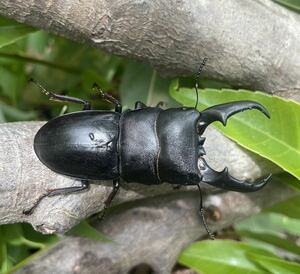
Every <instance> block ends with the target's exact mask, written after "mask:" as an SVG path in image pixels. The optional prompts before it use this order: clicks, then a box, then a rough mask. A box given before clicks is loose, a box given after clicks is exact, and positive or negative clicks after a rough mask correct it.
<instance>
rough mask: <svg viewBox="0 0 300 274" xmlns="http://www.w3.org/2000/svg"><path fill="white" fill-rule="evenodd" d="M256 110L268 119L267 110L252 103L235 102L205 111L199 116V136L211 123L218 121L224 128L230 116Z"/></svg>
mask: <svg viewBox="0 0 300 274" xmlns="http://www.w3.org/2000/svg"><path fill="white" fill-rule="evenodd" d="M248 109H257V110H259V111H261V112H262V113H263V114H264V115H266V116H267V117H268V118H270V114H269V112H268V111H267V109H266V108H265V107H264V106H262V105H261V104H259V103H257V102H253V101H237V102H230V103H225V104H220V105H216V106H213V107H210V108H207V109H205V110H204V111H202V112H201V113H200V114H201V116H200V123H199V134H200V135H201V134H202V133H203V132H204V130H205V129H206V127H207V126H208V125H209V124H211V123H212V122H215V121H219V122H221V123H222V124H223V125H224V126H226V122H227V119H228V118H229V117H231V116H232V115H234V114H236V113H239V112H242V111H245V110H248Z"/></svg>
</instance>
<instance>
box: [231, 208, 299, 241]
mask: <svg viewBox="0 0 300 274" xmlns="http://www.w3.org/2000/svg"><path fill="white" fill-rule="evenodd" d="M291 210H292V209H291ZM235 230H236V231H237V232H238V233H239V231H245V230H247V231H252V232H254V233H273V234H275V235H277V234H278V233H285V232H287V233H289V234H292V235H295V236H300V216H299V219H296V218H290V217H288V216H286V215H283V214H279V213H274V212H263V213H260V214H256V215H253V216H251V217H249V218H247V219H245V220H243V221H241V222H239V223H238V224H236V225H235Z"/></svg>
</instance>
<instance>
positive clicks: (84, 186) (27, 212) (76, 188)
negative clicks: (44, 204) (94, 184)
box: [23, 180, 90, 215]
mask: <svg viewBox="0 0 300 274" xmlns="http://www.w3.org/2000/svg"><path fill="white" fill-rule="evenodd" d="M89 186H90V184H89V181H87V180H82V181H81V186H72V187H63V188H57V189H51V190H48V191H47V192H46V193H45V194H43V195H41V196H40V197H39V198H38V200H37V201H36V202H35V203H34V205H33V206H32V207H31V208H30V209H25V210H23V214H25V215H31V214H32V212H33V211H34V209H35V208H36V207H37V206H38V205H39V203H40V202H41V201H42V200H43V199H44V198H45V197H53V196H57V195H67V194H72V193H75V192H81V191H83V190H86V189H88V188H89Z"/></svg>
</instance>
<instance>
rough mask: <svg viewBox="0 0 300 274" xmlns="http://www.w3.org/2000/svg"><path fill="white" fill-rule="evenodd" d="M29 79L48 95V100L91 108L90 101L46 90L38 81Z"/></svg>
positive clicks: (84, 108) (86, 108) (85, 108)
mask: <svg viewBox="0 0 300 274" xmlns="http://www.w3.org/2000/svg"><path fill="white" fill-rule="evenodd" d="M29 81H30V82H32V83H34V84H35V85H37V86H38V87H39V88H40V89H41V91H42V92H43V93H44V94H46V95H47V96H49V99H50V100H53V101H57V102H68V103H75V104H81V105H83V110H90V109H91V104H90V102H88V101H86V100H83V99H79V98H76V97H71V96H67V95H60V94H56V93H54V92H52V91H48V90H46V89H45V88H44V87H43V86H42V85H41V84H40V83H38V82H37V81H35V80H34V79H32V78H30V79H29Z"/></svg>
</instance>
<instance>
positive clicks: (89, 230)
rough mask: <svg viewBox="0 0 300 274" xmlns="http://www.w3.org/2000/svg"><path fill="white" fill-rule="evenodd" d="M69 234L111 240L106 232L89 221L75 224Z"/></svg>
mask: <svg viewBox="0 0 300 274" xmlns="http://www.w3.org/2000/svg"><path fill="white" fill-rule="evenodd" d="M67 235H76V236H81V237H85V238H89V239H92V240H97V241H110V239H109V238H107V237H106V236H105V235H104V234H102V233H101V232H99V231H98V230H97V229H95V228H93V227H92V226H91V225H90V224H89V223H88V222H87V221H82V222H81V223H79V224H78V225H76V226H74V227H73V228H72V229H71V230H70V231H69V232H68V233H67Z"/></svg>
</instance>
